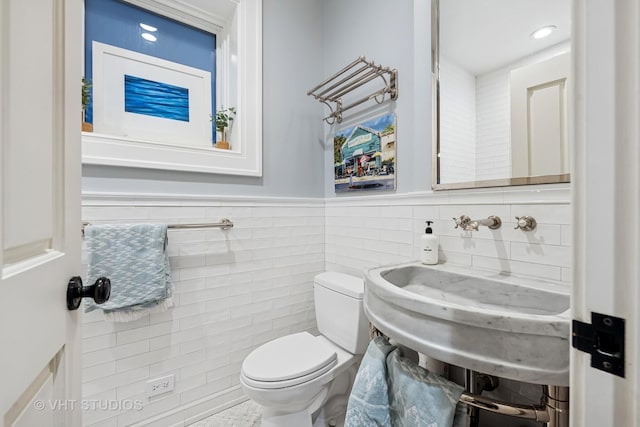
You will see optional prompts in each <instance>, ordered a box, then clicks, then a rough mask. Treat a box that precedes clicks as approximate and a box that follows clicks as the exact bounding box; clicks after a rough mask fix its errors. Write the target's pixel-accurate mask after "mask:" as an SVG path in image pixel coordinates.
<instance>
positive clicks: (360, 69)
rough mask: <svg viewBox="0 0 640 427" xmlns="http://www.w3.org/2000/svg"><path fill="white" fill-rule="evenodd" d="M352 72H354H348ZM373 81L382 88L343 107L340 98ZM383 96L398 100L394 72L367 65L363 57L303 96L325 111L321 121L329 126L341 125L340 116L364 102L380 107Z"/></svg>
mask: <svg viewBox="0 0 640 427" xmlns="http://www.w3.org/2000/svg"><path fill="white" fill-rule="evenodd" d="M353 69H355V71H352V70H353ZM373 81H382V83H383V87H382V88H379V89H377V90H375V91H373V92H370V93H369V95H367V96H365V97H363V98H360V99H358V100H357V101H354V102H352V103H350V104H348V105H347V106H343V103H342V97H343V96H344V95H346V94H348V93H349V92H351V91H353V90H355V89H357V88H359V87H362V86H364V85H366V84H367V83H369V82H373ZM370 86H371V85H370ZM387 94H388V95H389V99H391V100H393V101H395V100H396V99H398V70H396V69H395V68H394V69H391V68H389V67H382V66H380V65H377V64H375V63H374V62H373V61H368V60H367V59H366V58H365V57H364V56H360V57H358V59H356V60H355V61H353V62H352V63H351V64H349V65H347V66H346V67H344V68H343V69H342V70H340V71H338V72H337V73H335V74H334V75H333V76H331V77H329V78H328V79H326V80H325V81H323V82H322V83H320V84H319V85H317V86H316V87H314V88H313V89H310V90H309V91H308V92H307V95H309V96H313V97H314V98H315V99H317V100H318V101H320V102H322V103H323V104H325V105H326V106H328V107H329V110H331V114H329V115H328V116H327V117H325V118H324V119H323V120H324V121H325V122H327V123H328V124H330V125H332V124H334V123H335V122H336V121H337V122H338V123H341V122H342V113H343V112H345V111H347V110H350V109H351V108H353V107H356V106H358V105H360V104H363V103H365V102H367V101H370V100H374V101H376V102H377V103H378V104H381V103H383V102H384V101H385V98H386V97H387Z"/></svg>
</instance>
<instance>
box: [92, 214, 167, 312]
mask: <svg viewBox="0 0 640 427" xmlns="http://www.w3.org/2000/svg"><path fill="white" fill-rule="evenodd" d="M85 241H86V244H87V253H88V269H87V282H88V283H89V284H91V283H93V282H95V280H96V279H97V278H99V277H102V276H105V277H108V278H109V279H110V280H111V297H110V298H109V301H107V302H105V303H104V304H100V305H96V304H95V303H94V302H93V301H91V300H88V299H85V301H86V302H85V312H90V311H93V310H95V309H97V308H101V309H102V310H103V312H104V316H105V318H106V319H107V320H111V321H121V322H126V321H132V320H136V319H139V318H141V317H143V316H145V315H147V314H149V313H153V312H159V311H164V310H166V309H167V308H169V307H171V306H172V305H173V299H172V293H173V285H172V282H171V269H170V267H169V255H168V254H167V225H166V224H109V225H94V226H89V227H86V228H85Z"/></svg>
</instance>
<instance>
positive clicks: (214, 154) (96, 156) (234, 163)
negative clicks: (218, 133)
mask: <svg viewBox="0 0 640 427" xmlns="http://www.w3.org/2000/svg"><path fill="white" fill-rule="evenodd" d="M125 1H126V2H128V3H131V4H133V5H135V6H138V7H141V8H143V9H146V10H149V11H151V12H154V13H158V14H160V15H163V16H166V17H168V18H172V19H174V20H177V21H179V22H183V23H185V24H188V25H191V26H193V27H196V28H199V29H202V30H205V31H209V32H212V33H215V34H216V40H217V42H216V43H217V47H216V84H217V87H216V94H217V95H216V98H217V99H216V106H217V108H221V107H222V106H223V105H224V106H236V109H237V111H238V115H237V116H236V119H235V121H234V127H233V136H232V149H231V150H221V149H217V148H215V147H213V145H212V146H211V147H206V148H198V147H189V146H186V145H185V146H181V145H174V144H167V143H158V142H154V141H144V140H140V139H131V138H126V137H120V136H113V135H104V134H97V133H93V132H83V133H82V162H83V164H90V165H106V166H123V167H134V168H145V169H161V170H175V171H188V172H202V173H216V174H224V175H242V176H262V0H239V1H238V2H237V8H236V12H235V13H236V19H237V22H236V23H235V25H230V23H228V22H225V20H224V19H222V18H221V17H218V16H216V15H213V14H208V13H203V11H202V10H200V9H198V8H195V7H192V6H189V5H187V4H186V3H184V2H181V1H175V0H125ZM234 29H236V30H237V31H234ZM234 45H235V46H237V52H234V51H232V49H231V48H230V47H231V46H234ZM234 68H235V69H237V76H235V77H236V78H235V83H233V84H234V87H231V84H232V82H233V80H234V79H233V77H234V76H232V73H233V69H234Z"/></svg>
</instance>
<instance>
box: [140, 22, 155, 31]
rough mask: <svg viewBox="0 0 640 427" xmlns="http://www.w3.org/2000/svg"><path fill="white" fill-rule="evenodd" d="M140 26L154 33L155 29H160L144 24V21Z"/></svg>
mask: <svg viewBox="0 0 640 427" xmlns="http://www.w3.org/2000/svg"><path fill="white" fill-rule="evenodd" d="M140 28H142V29H143V30H146V31H151V32H152V33H153V32H154V31H158V29H157V28H156V27H152V26H151V25H147V24H143V23H142V22H141V23H140Z"/></svg>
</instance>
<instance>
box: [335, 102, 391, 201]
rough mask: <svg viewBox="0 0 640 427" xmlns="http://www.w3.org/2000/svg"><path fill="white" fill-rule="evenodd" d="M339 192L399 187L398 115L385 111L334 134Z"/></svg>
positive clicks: (337, 187)
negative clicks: (397, 160)
mask: <svg viewBox="0 0 640 427" xmlns="http://www.w3.org/2000/svg"><path fill="white" fill-rule="evenodd" d="M333 159H334V185H335V191H336V193H348V192H360V191H375V190H378V191H392V190H395V189H396V116H395V114H385V115H383V116H378V117H375V118H372V119H367V120H366V121H364V122H362V123H360V124H357V125H355V126H351V127H348V128H345V129H341V130H339V131H338V132H336V134H335V135H334V137H333Z"/></svg>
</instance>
